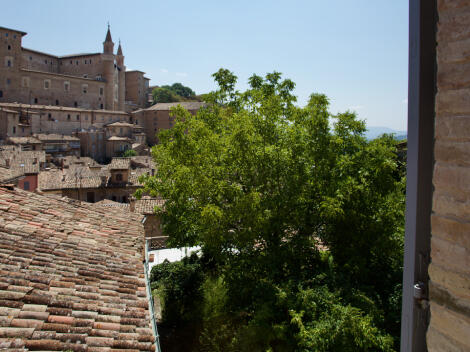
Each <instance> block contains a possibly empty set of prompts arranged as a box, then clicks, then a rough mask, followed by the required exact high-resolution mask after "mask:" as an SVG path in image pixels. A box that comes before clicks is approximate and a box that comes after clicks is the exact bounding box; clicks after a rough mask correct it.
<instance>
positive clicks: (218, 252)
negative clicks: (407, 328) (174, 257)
mask: <svg viewBox="0 0 470 352" xmlns="http://www.w3.org/2000/svg"><path fill="white" fill-rule="evenodd" d="M213 76H214V78H215V80H216V82H217V84H218V85H219V89H218V90H216V91H215V92H212V93H209V94H208V95H207V96H206V101H207V103H208V104H207V107H205V108H203V109H201V110H200V111H199V112H198V113H197V114H196V115H195V116H192V115H191V114H190V113H189V112H188V111H186V110H184V109H183V108H182V107H177V108H175V109H174V110H173V111H172V114H173V115H174V116H175V121H176V123H175V125H174V127H173V128H172V129H170V130H166V131H162V132H160V134H159V140H160V144H159V145H157V146H155V147H153V149H152V155H153V157H154V159H155V161H156V163H157V165H158V169H157V173H156V175H155V176H154V177H152V176H144V177H143V182H144V188H143V189H142V190H141V192H149V193H150V194H152V195H155V196H157V195H158V196H161V197H163V198H164V199H166V204H165V210H164V211H163V210H160V211H159V214H160V216H161V217H162V219H163V226H164V231H165V232H166V233H167V234H169V236H170V244H173V245H175V246H190V245H200V246H202V252H203V257H204V258H205V260H206V261H207V263H210V265H209V266H208V267H209V268H210V269H208V270H209V271H210V272H211V273H212V274H211V275H212V276H213V281H212V282H219V283H220V285H222V286H223V292H224V304H223V308H221V311H220V312H219V313H218V315H217V314H215V313H214V314H212V315H211V317H210V318H208V319H207V321H205V324H206V332H207V331H209V330H207V329H214V331H212V334H205V333H204V331H203V333H202V335H201V336H202V337H201V338H200V341H202V346H212V347H211V348H209V349H208V350H215V349H214V347H213V346H215V345H218V346H224V347H221V348H220V350H221V351H222V350H227V351H237V350H244V349H243V348H242V347H241V346H244V345H246V346H252V349H254V350H266V351H268V350H272V351H294V350H295V351H307V350H316V351H330V350H335V351H376V350H384V351H385V350H386V351H388V350H392V349H393V348H394V344H395V347H397V339H398V335H399V319H400V317H399V316H400V299H401V287H400V283H401V272H402V244H403V243H402V242H403V222H404V213H403V212H404V176H403V174H402V171H400V170H401V169H400V168H399V167H398V163H397V155H396V147H395V145H396V142H395V141H394V139H393V137H392V136H383V137H382V138H379V139H376V140H373V141H370V142H369V141H367V140H366V138H365V137H364V131H365V124H364V122H363V121H360V120H358V119H357V117H356V116H355V114H354V113H352V112H349V111H346V112H344V113H340V114H337V115H335V116H333V115H332V114H331V113H330V112H329V111H328V106H329V101H328V98H327V97H326V96H325V95H322V94H312V95H311V96H310V100H309V102H308V104H307V106H305V107H298V106H296V105H295V102H296V97H295V96H294V95H293V94H292V91H293V89H294V87H295V84H294V83H293V82H292V81H291V80H288V79H282V76H281V74H280V73H277V72H273V73H269V74H267V75H266V76H265V77H260V76H258V75H253V76H252V77H250V79H249V89H248V90H246V91H245V92H239V91H237V90H235V84H236V81H237V78H236V76H234V75H233V73H231V72H230V71H228V70H225V69H221V70H219V71H218V72H217V73H215V74H214V75H213ZM214 280H215V281H214ZM218 280H221V281H218ZM227 312H230V314H227ZM227 316H228V317H230V318H227ZM220 317H224V324H220ZM214 322H218V323H214ZM211 324H212V325H211ZM217 329H219V330H221V329H222V330H223V331H222V330H221V331H219V332H217ZM217 338H219V340H217ZM237 348H238V349H237Z"/></svg>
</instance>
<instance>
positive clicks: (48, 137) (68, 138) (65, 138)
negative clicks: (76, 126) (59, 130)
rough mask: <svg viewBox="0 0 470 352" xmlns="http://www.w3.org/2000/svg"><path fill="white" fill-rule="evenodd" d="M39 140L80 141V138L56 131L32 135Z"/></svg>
mask: <svg viewBox="0 0 470 352" xmlns="http://www.w3.org/2000/svg"><path fill="white" fill-rule="evenodd" d="M34 137H36V138H37V139H39V140H40V141H77V142H78V141H80V138H78V137H74V136H67V135H64V134H56V133H49V134H46V133H38V134H36V135H34Z"/></svg>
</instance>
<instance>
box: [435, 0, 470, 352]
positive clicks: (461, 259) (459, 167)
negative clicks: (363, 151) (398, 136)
mask: <svg viewBox="0 0 470 352" xmlns="http://www.w3.org/2000/svg"><path fill="white" fill-rule="evenodd" d="M438 11H439V23H438V34H437V41H438V45H437V64H438V72H437V88H438V89H437V96H436V124H435V147H434V157H435V167H434V176H433V184H434V194H433V214H432V218H431V226H432V230H431V231H432V238H431V265H430V267H429V276H430V279H431V281H430V302H431V320H430V325H429V328H428V332H427V344H428V349H429V351H468V350H470V1H468V0H467V1H465V0H438Z"/></svg>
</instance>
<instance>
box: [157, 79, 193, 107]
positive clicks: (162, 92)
mask: <svg viewBox="0 0 470 352" xmlns="http://www.w3.org/2000/svg"><path fill="white" fill-rule="evenodd" d="M195 95H196V93H194V91H193V90H192V89H191V88H189V87H186V86H184V85H182V84H181V83H173V84H172V85H171V86H170V85H164V86H161V87H156V88H154V89H153V91H152V96H153V102H154V104H156V103H172V102H178V101H187V100H195V99H196V97H195Z"/></svg>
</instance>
